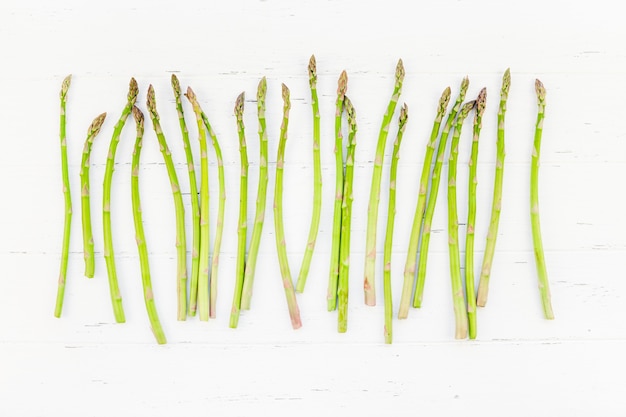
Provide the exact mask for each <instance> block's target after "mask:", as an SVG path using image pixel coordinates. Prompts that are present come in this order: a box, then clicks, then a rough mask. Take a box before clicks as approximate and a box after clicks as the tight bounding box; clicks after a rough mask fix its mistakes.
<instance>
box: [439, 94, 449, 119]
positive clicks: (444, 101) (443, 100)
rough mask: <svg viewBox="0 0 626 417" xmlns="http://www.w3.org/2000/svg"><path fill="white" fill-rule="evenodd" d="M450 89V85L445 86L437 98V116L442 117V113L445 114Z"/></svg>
mask: <svg viewBox="0 0 626 417" xmlns="http://www.w3.org/2000/svg"><path fill="white" fill-rule="evenodd" d="M451 93H452V91H451V90H450V87H446V89H445V90H443V93H442V94H441V98H440V99H439V109H438V110H437V118H438V119H441V118H443V115H444V114H446V109H447V108H448V102H449V101H450V94H451Z"/></svg>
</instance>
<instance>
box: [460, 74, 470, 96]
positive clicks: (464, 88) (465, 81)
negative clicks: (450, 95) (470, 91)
mask: <svg viewBox="0 0 626 417" xmlns="http://www.w3.org/2000/svg"><path fill="white" fill-rule="evenodd" d="M468 87H469V77H468V76H467V75H466V76H465V78H463V81H461V94H460V96H461V97H465V94H466V93H467V88H468Z"/></svg>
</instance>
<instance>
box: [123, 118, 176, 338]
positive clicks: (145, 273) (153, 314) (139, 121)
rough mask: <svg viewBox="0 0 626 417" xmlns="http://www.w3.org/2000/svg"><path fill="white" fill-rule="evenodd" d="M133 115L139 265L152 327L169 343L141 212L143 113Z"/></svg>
mask: <svg viewBox="0 0 626 417" xmlns="http://www.w3.org/2000/svg"><path fill="white" fill-rule="evenodd" d="M133 116H134V118H135V124H136V126H137V139H136V140H135V148H134V149H133V161H132V169H131V177H130V188H131V196H132V204H133V221H134V223H135V239H136V241H137V250H138V252H139V265H140V266H141V283H142V285H143V299H144V302H145V304H146V311H147V312H148V319H149V320H150V328H151V329H152V333H153V334H154V337H155V338H156V340H157V343H159V344H161V345H162V344H165V343H167V339H166V338H165V333H164V332H163V328H162V327H161V322H160V321H159V314H158V312H157V309H156V305H155V303H154V293H153V292H152V281H151V279H150V264H149V262H148V247H147V246H146V237H145V234H144V231H143V220H142V214H141V200H140V197H139V160H140V157H141V145H142V144H141V142H142V138H143V121H144V117H143V113H142V112H141V110H139V109H138V108H137V107H136V106H135V107H133Z"/></svg>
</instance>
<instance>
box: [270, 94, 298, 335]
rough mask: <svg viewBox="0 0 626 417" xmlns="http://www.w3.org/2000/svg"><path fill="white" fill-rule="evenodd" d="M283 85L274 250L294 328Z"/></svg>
mask: <svg viewBox="0 0 626 417" xmlns="http://www.w3.org/2000/svg"><path fill="white" fill-rule="evenodd" d="M282 87H283V102H284V105H283V122H282V124H281V125H280V141H279V143H278V156H277V157H276V186H275V190H274V227H275V235H276V251H277V252H278V262H279V264H280V273H281V275H282V278H283V287H284V288H285V296H286V297H287V306H288V307H289V316H290V317H291V325H292V326H293V328H294V329H298V328H300V327H301V326H302V322H301V321H300V309H299V308H298V300H297V299H296V292H295V291H294V288H293V282H292V280H291V272H290V271H289V261H288V259H287V249H286V247H285V229H284V225H283V170H284V166H285V144H286V142H287V127H288V125H289V109H290V108H291V103H290V101H289V89H288V88H287V86H286V85H285V84H283V85H282Z"/></svg>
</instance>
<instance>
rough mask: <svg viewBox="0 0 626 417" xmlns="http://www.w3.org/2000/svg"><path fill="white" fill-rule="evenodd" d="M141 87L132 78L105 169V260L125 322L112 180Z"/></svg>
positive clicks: (118, 311) (120, 316) (119, 318)
mask: <svg viewBox="0 0 626 417" xmlns="http://www.w3.org/2000/svg"><path fill="white" fill-rule="evenodd" d="M138 92H139V87H138V86H137V81H135V79H134V78H131V79H130V85H129V87H128V96H127V102H126V107H124V110H123V111H122V115H121V116H120V119H119V120H118V122H117V124H116V125H115V129H114V130H113V137H112V138H111V143H110V145H109V153H108V156H107V164H106V168H105V171H104V186H103V192H102V225H103V227H102V231H103V236H104V260H105V261H106V266H107V273H108V276H109V290H110V292H111V303H112V304H113V314H114V315H115V321H117V322H118V323H124V322H125V321H126V318H125V316H124V308H123V306H122V294H121V293H120V289H119V285H118V283H117V270H116V268H115V252H114V251H113V233H112V232H111V180H112V178H113V168H114V166H115V152H116V151H117V145H118V143H119V142H120V134H121V133H122V128H124V125H125V124H126V119H128V116H129V115H130V113H131V111H132V108H133V106H134V105H135V101H137V93H138Z"/></svg>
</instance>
